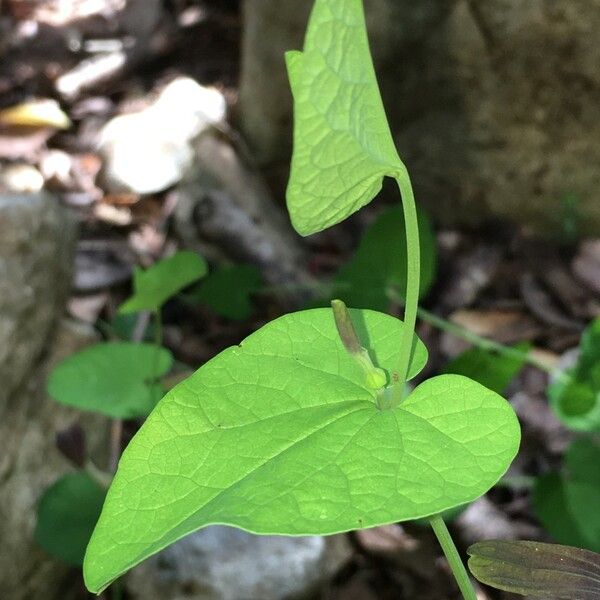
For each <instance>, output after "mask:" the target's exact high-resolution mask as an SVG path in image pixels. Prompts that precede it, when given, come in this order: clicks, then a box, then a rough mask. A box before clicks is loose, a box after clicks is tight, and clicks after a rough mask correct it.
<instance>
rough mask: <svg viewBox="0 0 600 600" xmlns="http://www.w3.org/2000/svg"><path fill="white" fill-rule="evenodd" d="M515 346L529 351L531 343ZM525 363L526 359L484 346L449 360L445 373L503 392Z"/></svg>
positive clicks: (523, 350)
mask: <svg viewBox="0 0 600 600" xmlns="http://www.w3.org/2000/svg"><path fill="white" fill-rule="evenodd" d="M514 348H515V349H516V350H520V351H522V352H527V351H528V350H529V349H530V348H531V344H528V343H526V342H524V343H521V344H517V345H516V346H514ZM524 364H525V360H524V359H518V358H514V357H512V356H505V355H503V354H498V353H497V352H490V351H489V350H483V349H482V348H471V349H469V350H466V351H465V352H463V353H462V354H460V355H459V356H457V357H456V358H455V359H453V360H451V361H450V362H448V363H447V364H446V366H445V367H444V373H454V374H455V375H464V376H465V377H470V378H471V379H474V380H475V381H477V382H479V383H480V384H481V385H485V387H486V388H489V389H490V390H493V391H494V392H497V393H498V394H502V393H504V390H505V389H506V388H507V387H508V384H509V383H510V382H511V381H512V380H513V379H514V378H515V377H516V376H517V375H518V374H519V371H520V370H521V369H522V368H523V365H524Z"/></svg>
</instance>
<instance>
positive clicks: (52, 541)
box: [35, 252, 207, 566]
mask: <svg viewBox="0 0 600 600" xmlns="http://www.w3.org/2000/svg"><path fill="white" fill-rule="evenodd" d="M206 272H207V268H206V263H205V262H204V260H203V259H202V258H201V257H199V256H198V255H196V254H194V253H191V252H178V253H176V254H174V255H173V256H172V257H170V258H166V259H164V260H162V261H159V262H157V263H156V264H155V265H153V266H152V267H150V268H149V269H146V270H141V269H136V272H135V276H134V282H133V287H134V293H133V295H132V296H131V298H129V299H128V300H127V301H126V302H125V303H124V304H123V305H122V306H121V307H120V313H121V318H122V319H125V318H126V317H127V316H128V315H130V314H132V313H133V312H137V311H150V312H151V313H152V314H153V315H154V317H155V322H154V323H153V329H154V337H155V340H154V344H150V343H140V342H125V341H118V342H103V343H99V344H96V345H94V346H91V347H89V348H86V349H84V350H82V351H80V352H78V353H76V354H74V355H72V356H70V357H68V358H67V359H65V360H64V361H62V362H61V363H59V364H58V365H57V366H56V367H55V368H54V369H53V371H52V372H51V374H50V377H49V378H48V384H47V391H48V394H49V396H50V397H52V398H53V399H54V400H55V401H56V402H59V403H60V404H63V405H65V406H70V407H74V408H77V409H79V410H82V411H86V412H94V413H99V414H102V415H104V416H106V417H110V418H112V419H114V422H113V423H116V424H119V423H120V421H121V420H122V419H138V418H145V417H147V416H148V415H149V414H150V412H151V411H152V409H153V408H154V407H155V405H156V403H157V402H158V400H160V398H161V397H162V396H163V395H164V392H165V390H164V388H163V386H162V384H161V381H160V379H161V378H162V377H163V376H165V375H166V374H167V373H168V372H169V371H170V370H171V368H172V366H173V357H172V355H171V353H170V352H169V351H168V350H166V349H165V348H162V347H161V344H162V327H161V319H160V310H161V308H162V306H163V305H164V303H165V302H166V301H167V300H169V299H170V298H171V297H173V296H175V295H176V294H177V293H179V292H180V291H181V290H182V289H183V288H185V287H187V286H188V285H190V284H192V283H194V282H195V281H197V280H198V279H200V278H202V277H204V275H205V274H206ZM125 325H127V328H130V329H132V330H133V329H135V326H134V325H133V324H131V325H130V324H125V323H121V324H120V327H124V326H125ZM139 337H140V339H143V338H144V337H145V336H144V332H140V336H139ZM115 431H116V432H117V437H116V438H115V439H113V444H115V445H116V448H113V449H111V453H113V454H115V458H116V457H118V453H119V449H120V441H121V440H120V427H117V428H115ZM77 443H78V444H79V445H81V446H83V447H85V438H83V439H82V440H78V441H77ZM79 453H80V454H81V455H82V456H81V457H79V458H78V459H77V460H75V463H76V466H77V467H79V469H80V471H78V472H74V473H69V474H67V475H65V476H64V477H62V478H61V479H59V480H58V481H56V482H55V483H54V484H53V485H52V486H51V487H49V488H48V489H47V490H46V491H45V493H44V494H43V496H42V498H41V499H40V503H39V506H38V515H37V526H36V530H35V539H36V540H37V542H38V543H39V544H40V546H42V548H44V549H45V550H46V551H47V552H48V553H50V554H52V555H53V556H55V557H56V558H58V559H60V560H62V561H63V562H66V563H67V564H71V565H74V566H77V565H79V566H80V565H82V564H83V556H84V552H85V548H86V546H87V544H88V541H89V538H90V536H91V533H92V531H93V529H94V526H95V525H96V522H97V520H98V517H99V516H100V509H101V508H102V504H103V502H104V498H105V496H106V490H107V489H108V485H109V484H110V481H111V479H112V476H111V473H109V472H103V471H102V470H100V469H98V468H97V467H96V465H95V464H94V463H92V461H91V460H90V459H89V457H88V456H87V455H86V452H85V449H84V448H83V449H80V450H79Z"/></svg>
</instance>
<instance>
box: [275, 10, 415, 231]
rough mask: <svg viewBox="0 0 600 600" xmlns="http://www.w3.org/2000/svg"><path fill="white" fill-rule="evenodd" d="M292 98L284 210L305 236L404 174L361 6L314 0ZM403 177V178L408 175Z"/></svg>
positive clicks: (290, 56)
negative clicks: (388, 179) (386, 179)
mask: <svg viewBox="0 0 600 600" xmlns="http://www.w3.org/2000/svg"><path fill="white" fill-rule="evenodd" d="M286 60H287V66H288V73H289V77H290V84H291V87H292V93H293V96H294V153H293V157H292V168H291V175H290V182H289V185H288V190H287V203H288V209H289V212H290V216H291V219H292V223H293V225H294V227H295V228H296V230H297V231H298V232H299V233H300V234H302V235H308V234H311V233H315V232H317V231H320V230H322V229H325V228H327V227H330V226H331V225H334V224H336V223H339V222H340V221H343V220H344V219H345V218H346V217H348V216H349V215H351V214H352V213H354V212H356V211H357V210H358V209H359V208H361V207H362V206H364V205H365V204H367V203H368V202H370V201H371V200H372V198H373V197H374V196H375V195H376V194H377V193H378V192H379V190H380V189H381V182H382V179H383V177H384V176H385V175H391V176H393V177H398V176H399V174H400V173H402V174H404V173H405V168H404V166H403V164H402V162H401V161H400V158H399V157H398V153H397V152H396V149H395V147H394V142H393V139H392V135H391V133H390V130H389V127H388V124H387V119H386V116H385V111H384V108H383V103H382V101H381V95H380V93H379V88H378V86H377V80H376V78H375V71H374V69H373V63H372V60H371V55H370V52H369V42H368V39H367V31H366V26H365V18H364V13H363V7H362V0H336V2H331V0H317V1H316V2H315V6H314V8H313V11H312V15H311V18H310V22H309V25H308V31H307V34H306V40H305V43H304V51H303V52H288V53H287V55H286ZM403 176H405V175H403Z"/></svg>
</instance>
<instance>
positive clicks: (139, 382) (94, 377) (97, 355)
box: [48, 342, 173, 419]
mask: <svg viewBox="0 0 600 600" xmlns="http://www.w3.org/2000/svg"><path fill="white" fill-rule="evenodd" d="M172 364H173V357H172V356H171V353H170V352H169V351H168V350H165V349H164V348H157V347H156V346H153V345H150V344H134V343H131V342H109V343H105V344H96V345H95V346H91V347H89V348H86V349H85V350H82V351H81V352H77V353H76V354H73V355H72V356H69V357H68V358H67V359H65V360H64V361H62V362H61V363H60V364H58V365H57V366H56V368H55V369H54V370H53V371H52V373H51V374H50V377H49V379H48V394H50V396H52V398H53V399H54V400H56V401H57V402H60V403H61V404H66V405H67V406H74V407H76V408H79V409H81V410H88V411H92V412H98V413H102V414H104V415H107V416H109V417H114V418H117V419H133V418H136V417H145V416H147V415H148V414H149V413H150V411H151V410H152V409H153V408H154V406H155V405H156V402H157V401H158V400H160V398H161V397H162V395H163V389H162V387H161V386H160V385H159V383H157V382H156V381H151V378H152V377H153V376H154V377H155V378H158V377H162V376H163V375H165V374H166V373H168V372H169V370H170V369H171V366H172Z"/></svg>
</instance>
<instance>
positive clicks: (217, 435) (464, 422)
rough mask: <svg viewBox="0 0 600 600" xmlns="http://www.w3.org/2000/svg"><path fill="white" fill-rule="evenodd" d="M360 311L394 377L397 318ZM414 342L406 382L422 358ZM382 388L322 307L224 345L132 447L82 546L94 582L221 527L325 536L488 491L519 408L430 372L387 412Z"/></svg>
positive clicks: (515, 435)
mask: <svg viewBox="0 0 600 600" xmlns="http://www.w3.org/2000/svg"><path fill="white" fill-rule="evenodd" d="M350 314H351V318H352V321H353V324H354V328H355V329H356V331H357V333H358V337H359V338H360V340H361V342H362V344H363V345H364V346H365V347H366V348H367V349H368V350H369V353H370V355H371V358H372V359H373V362H374V363H375V365H376V366H378V367H380V368H382V369H384V370H385V371H386V372H387V374H388V377H389V374H390V372H391V371H392V369H394V368H395V367H396V364H397V362H398V355H399V349H398V343H397V340H398V339H399V338H401V336H402V329H403V324H402V322H401V321H399V320H397V319H394V318H393V317H390V316H388V315H384V314H381V313H375V312H372V311H359V310H352V311H350ZM415 348H416V349H415V352H414V356H413V360H412V363H411V368H410V376H411V377H412V376H414V375H415V374H416V373H417V372H418V371H419V370H420V369H421V368H422V367H423V365H424V364H425V361H426V350H425V348H424V346H423V345H422V343H421V342H420V341H418V342H417V344H416V346H415ZM378 392H379V391H378V390H374V389H372V388H371V387H369V385H368V382H367V380H366V377H365V373H364V370H363V369H361V367H360V365H359V364H358V363H357V362H356V361H355V360H354V359H353V358H352V356H351V355H350V354H349V353H348V352H347V351H346V349H345V348H344V346H343V344H342V342H341V340H340V338H339V335H338V332H337V330H336V326H335V322H334V317H333V314H332V311H331V310H328V309H316V310H309V311H304V312H300V313H295V314H291V315H286V316H284V317H281V318H280V319H277V320H276V321H273V322H271V323H269V324H268V325H266V326H265V327H263V328H262V329H260V330H259V331H257V332H256V333H254V334H253V335H251V336H250V337H249V338H247V339H246V340H245V341H244V342H243V343H242V344H241V345H240V346H236V347H233V348H229V349H227V350H225V351H224V352H222V353H221V354H219V355H218V356H217V357H216V358H214V359H213V360H211V361H210V362H208V363H207V364H206V365H204V366H203V367H202V368H201V369H199V370H198V371H197V372H196V373H195V374H194V375H193V376H192V377H190V378H189V379H188V380H186V381H185V382H183V383H181V384H180V385H179V386H177V387H176V388H175V389H173V390H172V391H171V392H170V393H169V394H168V395H167V396H166V397H165V398H164V399H163V401H162V402H161V403H160V404H159V405H158V406H157V408H156V410H155V411H154V412H153V414H152V415H151V416H150V418H149V419H148V420H147V421H146V423H145V424H144V426H143V427H142V429H141V430H140V432H139V433H138V434H137V436H136V437H135V438H134V440H133V441H132V443H131V444H130V445H129V447H128V448H127V450H126V451H125V453H124V455H123V458H122V460H121V464H120V466H119V471H118V473H117V475H116V478H115V480H114V483H113V485H112V487H111V490H110V491H109V494H108V497H107V501H106V504H105V507H104V511H103V514H102V517H101V519H100V521H99V524H98V527H97V529H96V531H95V533H94V535H93V537H92V540H91V542H90V545H89V547H88V552H87V555H86V561H85V567H84V573H85V578H86V582H87V585H88V587H89V589H91V590H92V591H99V590H101V589H102V588H104V587H105V586H106V585H107V584H108V583H109V582H110V581H112V580H113V579H114V578H115V577H118V576H119V575H120V574H121V573H123V572H124V571H126V570H127V569H129V568H131V567H132V566H134V565H135V564H137V563H139V562H140V561H142V560H143V559H144V558H146V557H148V556H149V555H151V554H153V553H155V552H157V551H159V550H160V549H162V548H164V547H165V546H167V545H168V544H170V543H172V542H174V541H176V540H177V539H179V538H181V537H182V536H184V535H185V534H187V533H189V532H191V531H194V530H196V529H198V528H200V527H204V526H205V525H208V524H212V523H223V524H230V525H235V526H238V527H241V528H243V529H246V530H249V531H253V532H256V533H261V534H290V535H301V534H330V533H335V532H340V531H347V530H351V529H356V528H361V527H370V526H374V525H380V524H384V523H391V522H394V521H401V520H405V519H415V518H418V517H422V516H425V515H428V514H432V513H437V512H440V511H443V510H446V509H448V508H451V507H453V506H457V505H460V504H464V503H465V502H469V501H471V500H473V499H475V498H477V497H478V496H480V495H481V494H483V493H484V492H485V491H486V490H487V489H489V488H490V487H491V486H492V485H493V484H494V483H496V481H497V480H498V479H499V478H500V477H501V475H502V474H503V473H504V471H505V470H506V468H507V467H508V465H509V464H510V462H511V460H512V458H513V457H514V455H515V453H516V451H517V448H518V444H519V426H518V423H517V420H516V417H515V415H514V412H513V411H512V409H511V407H510V405H509V404H508V403H507V402H506V401H505V400H503V399H502V398H501V397H500V396H498V395H497V394H495V393H494V392H491V391H490V390H487V389H486V388H484V387H482V386H480V385H479V384H477V383H475V382H472V381H470V380H468V379H466V378H463V377H460V376H453V375H446V376H442V377H437V378H434V379H431V380H429V381H427V382H425V383H423V384H421V385H420V386H418V387H417V388H416V389H415V390H414V391H413V392H412V394H410V396H409V397H408V398H407V399H405V400H404V401H403V402H402V403H401V404H400V405H399V406H398V407H397V408H395V409H393V410H385V411H381V410H379V409H378V408H377V406H376V398H377V394H378ZM315 490H317V492H315Z"/></svg>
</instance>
